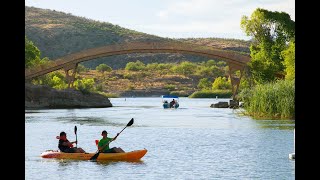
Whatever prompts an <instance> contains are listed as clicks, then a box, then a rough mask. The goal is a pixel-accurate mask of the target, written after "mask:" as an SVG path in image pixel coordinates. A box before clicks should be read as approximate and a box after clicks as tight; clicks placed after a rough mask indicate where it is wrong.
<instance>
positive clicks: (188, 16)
mask: <svg viewBox="0 0 320 180" xmlns="http://www.w3.org/2000/svg"><path fill="white" fill-rule="evenodd" d="M258 7H260V8H264V9H267V10H270V11H283V12H286V13H288V14H289V15H290V16H291V18H292V19H293V20H294V19H295V14H294V11H295V3H294V0H282V1H280V0H263V1H252V0H184V1H178V2H177V1H175V2H174V3H170V4H168V5H167V7H166V8H165V9H161V10H159V11H158V12H156V17H157V18H158V19H159V21H158V23H155V24H150V25H147V26H145V28H146V29H148V30H158V31H160V30H162V31H167V32H175V33H178V32H181V33H184V32H208V33H214V34H217V33H218V34H219V33H220V34H221V33H230V34H235V33H236V34H244V33H242V30H241V29H240V21H241V17H242V16H243V15H246V16H250V15H251V13H252V12H253V11H254V10H255V9H256V8H258Z"/></svg>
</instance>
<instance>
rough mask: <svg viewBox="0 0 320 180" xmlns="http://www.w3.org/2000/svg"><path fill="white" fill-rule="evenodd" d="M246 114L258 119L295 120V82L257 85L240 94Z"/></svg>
mask: <svg viewBox="0 0 320 180" xmlns="http://www.w3.org/2000/svg"><path fill="white" fill-rule="evenodd" d="M239 97H240V99H241V100H242V101H243V102H244V104H243V105H244V109H245V110H246V112H245V114H246V115H250V116H252V117H253V118H256V119H262V118H264V119H265V118H271V119H295V81H294V80H291V81H288V80H279V81H277V82H273V83H268V84H263V85H257V86H255V87H254V88H252V89H245V90H243V91H241V93H240V94H239Z"/></svg>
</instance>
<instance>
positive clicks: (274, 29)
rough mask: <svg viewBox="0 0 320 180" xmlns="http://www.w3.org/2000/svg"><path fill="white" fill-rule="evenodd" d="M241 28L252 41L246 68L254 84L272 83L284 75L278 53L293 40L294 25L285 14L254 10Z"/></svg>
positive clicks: (245, 18) (281, 59) (283, 66)
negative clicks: (249, 60) (247, 67)
mask: <svg viewBox="0 0 320 180" xmlns="http://www.w3.org/2000/svg"><path fill="white" fill-rule="evenodd" d="M241 28H242V29H243V30H244V31H245V33H246V34H247V35H248V36H252V37H253V43H252V44H251V47H250V51H251V62H250V63H249V64H248V65H249V67H250V71H251V74H252V76H253V79H254V81H255V82H257V83H265V82H269V81H273V80H275V79H277V77H279V75H281V74H284V73H285V72H284V71H285V65H284V63H283V56H282V51H284V50H286V49H287V48H288V43H289V42H292V41H294V38H295V22H294V21H292V20H291V18H290V16H289V15H288V14H287V13H285V12H277V11H275V12H272V11H268V10H265V9H260V8H258V9H256V10H255V11H254V12H253V13H252V14H251V17H250V18H249V17H247V16H243V17H242V19H241Z"/></svg>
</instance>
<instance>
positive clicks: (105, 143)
mask: <svg viewBox="0 0 320 180" xmlns="http://www.w3.org/2000/svg"><path fill="white" fill-rule="evenodd" d="M107 135H108V132H107V131H106V130H104V131H102V133H101V136H102V137H103V138H102V139H101V140H100V141H99V143H98V149H99V151H100V152H102V153H123V152H124V150H122V149H121V148H119V147H118V148H117V147H113V148H111V149H110V148H109V144H110V143H111V142H112V141H114V140H116V139H117V137H118V135H119V133H118V134H117V135H116V136H115V137H114V138H109V137H107Z"/></svg>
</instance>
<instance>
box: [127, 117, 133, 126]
mask: <svg viewBox="0 0 320 180" xmlns="http://www.w3.org/2000/svg"><path fill="white" fill-rule="evenodd" d="M132 124H133V118H131V120H130V121H129V122H128V124H127V126H131V125H132Z"/></svg>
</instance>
